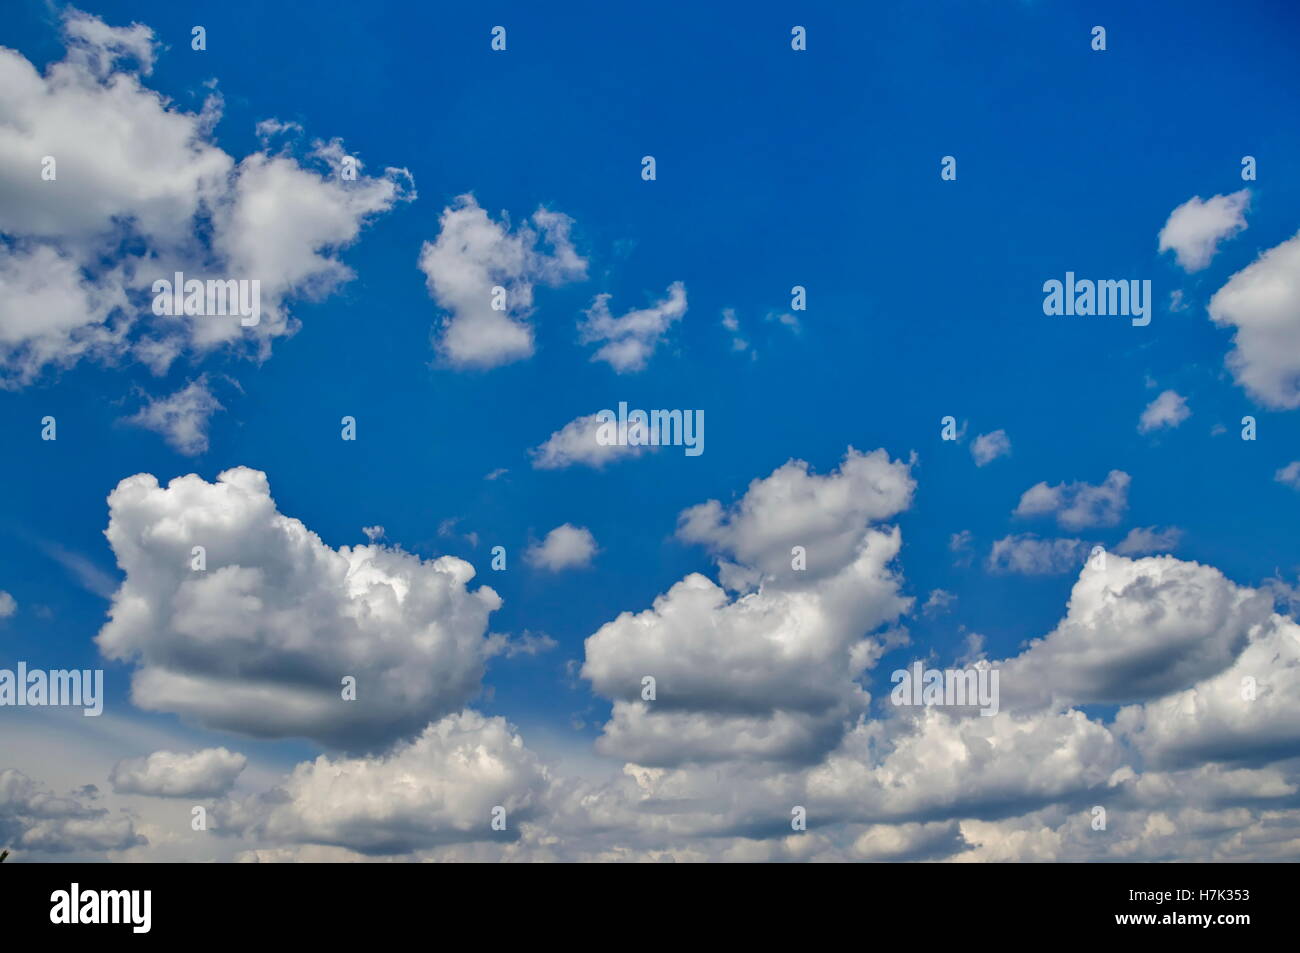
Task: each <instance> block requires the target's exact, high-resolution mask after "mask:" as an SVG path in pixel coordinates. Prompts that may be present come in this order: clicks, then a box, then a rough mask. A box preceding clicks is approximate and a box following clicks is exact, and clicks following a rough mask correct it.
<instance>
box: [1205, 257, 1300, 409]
mask: <svg viewBox="0 0 1300 953" xmlns="http://www.w3.org/2000/svg"><path fill="white" fill-rule="evenodd" d="M1209 311H1210V317H1211V318H1212V319H1213V321H1214V322H1215V324H1218V325H1220V326H1221V327H1226V326H1229V325H1231V326H1233V327H1235V328H1236V330H1237V333H1236V335H1235V336H1234V337H1233V339H1232V340H1233V345H1234V347H1233V349H1232V351H1230V352H1229V353H1228V357H1227V360H1226V363H1227V366H1228V369H1229V370H1231V371H1232V374H1233V377H1234V378H1235V379H1236V381H1237V384H1238V385H1240V386H1241V387H1244V388H1245V389H1246V392H1247V393H1249V394H1250V396H1251V397H1253V398H1254V399H1255V400H1257V401H1259V402H1260V403H1261V404H1263V405H1264V406H1266V407H1272V408H1275V409H1279V410H1294V409H1295V408H1297V407H1300V235H1296V236H1294V237H1292V238H1290V239H1288V240H1287V241H1285V242H1283V243H1282V244H1280V245H1278V246H1277V247H1275V248H1270V249H1269V250H1268V251H1266V252H1264V253H1263V254H1262V255H1261V256H1260V257H1259V258H1258V259H1256V260H1255V261H1254V262H1253V263H1252V264H1250V265H1248V266H1246V267H1245V268H1243V269H1242V270H1241V271H1239V272H1237V273H1236V274H1235V275H1233V276H1232V277H1231V278H1229V279H1228V282H1227V284H1225V285H1224V286H1223V287H1222V288H1220V289H1219V290H1218V291H1217V292H1215V294H1214V297H1213V298H1211V299H1210V308H1209Z"/></svg>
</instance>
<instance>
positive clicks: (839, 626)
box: [582, 448, 914, 765]
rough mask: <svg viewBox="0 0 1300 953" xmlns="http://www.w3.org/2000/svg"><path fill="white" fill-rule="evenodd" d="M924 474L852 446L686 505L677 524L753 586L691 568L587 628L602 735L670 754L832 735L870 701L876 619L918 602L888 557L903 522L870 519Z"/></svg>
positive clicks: (636, 751) (744, 755)
mask: <svg viewBox="0 0 1300 953" xmlns="http://www.w3.org/2000/svg"><path fill="white" fill-rule="evenodd" d="M913 486H914V482H913V480H912V477H911V474H910V472H909V467H908V464H906V463H902V462H898V461H890V459H889V456H888V455H887V454H886V453H885V452H884V451H883V450H880V451H875V452H873V453H870V454H861V453H858V452H857V451H856V450H853V449H852V448H850V449H849V451H848V453H847V454H846V455H845V458H844V461H843V463H842V464H841V466H840V468H839V469H838V471H836V472H833V473H831V474H828V475H826V476H816V475H812V474H810V473H809V472H808V465H807V464H806V463H803V462H802V461H790V462H788V463H786V464H785V465H784V466H782V467H780V468H778V469H777V470H776V471H774V472H773V473H772V474H771V475H770V476H768V477H766V478H764V479H760V480H755V481H754V482H753V483H751V484H750V486H749V489H748V490H747V492H746V493H745V495H744V497H743V498H742V499H741V500H740V501H738V502H737V503H736V504H735V505H733V506H732V507H730V508H728V509H724V508H723V507H722V505H721V504H720V503H718V502H717V501H716V500H714V501H710V502H709V503H707V504H702V505H701V506H697V507H692V508H691V509H688V510H686V511H684V512H683V513H682V514H681V516H680V517H679V534H680V535H681V536H682V537H683V538H685V539H688V540H691V541H695V542H702V543H706V544H708V545H709V546H710V547H711V548H712V549H713V550H714V551H715V552H716V553H718V555H719V561H720V564H721V565H722V570H723V575H724V578H729V579H730V582H729V586H730V587H731V588H745V589H752V590H753V591H749V592H747V593H745V594H743V595H739V596H736V597H731V596H729V595H728V593H727V591H726V590H725V589H723V588H722V587H720V586H719V585H717V584H716V583H714V582H712V581H711V580H709V579H707V578H706V577H704V576H703V575H700V574H698V573H692V574H691V575H689V576H687V577H686V578H685V579H682V580H681V581H680V582H678V583H676V584H675V585H674V586H672V588H670V589H669V590H668V592H667V593H665V594H663V595H661V596H659V597H658V598H657V599H655V601H654V605H653V607H652V608H650V609H647V610H645V611H642V612H640V613H636V614H633V613H624V614H622V615H621V616H619V617H618V618H617V619H615V620H614V621H612V622H609V623H606V624H605V625H604V626H602V627H601V628H600V630H599V631H597V632H596V633H595V634H594V635H592V636H591V637H590V638H588V639H587V642H586V661H585V663H584V665H583V667H582V675H583V677H584V678H587V679H588V680H590V681H591V683H592V687H593V689H594V690H595V691H596V692H598V693H599V694H601V695H604V696H605V697H607V698H611V699H613V700H614V711H613V717H612V718H611V720H610V722H609V724H607V725H606V727H605V734H604V735H603V736H602V738H601V739H600V741H599V742H598V749H599V750H601V751H602V752H604V753H607V754H613V755H619V756H622V757H624V758H626V759H628V760H631V761H634V762H636V763H638V764H642V765H667V764H679V763H685V762H708V761H716V760H730V759H736V758H739V759H753V760H774V761H789V760H795V761H800V760H802V761H807V760H809V759H811V758H815V757H816V756H817V755H818V754H819V753H820V752H823V751H826V750H828V749H829V748H830V747H831V746H833V745H834V744H835V742H836V741H837V740H838V738H839V737H840V735H841V734H842V733H843V731H844V729H845V727H846V724H847V722H848V720H849V719H850V718H852V717H853V716H854V715H855V714H856V713H858V712H860V711H862V710H863V709H864V707H865V705H866V703H867V702H868V701H869V697H868V696H867V694H866V692H864V691H863V690H862V688H861V687H860V686H859V685H858V684H857V683H856V681H855V679H856V678H857V677H858V676H859V675H861V674H862V673H863V672H864V671H865V670H866V669H867V668H868V667H870V666H871V665H873V664H874V663H875V661H876V659H877V658H878V657H879V655H880V653H881V651H883V649H884V645H885V644H886V643H887V642H889V641H890V640H891V639H892V638H894V636H892V635H891V634H888V633H886V634H884V635H882V636H881V637H880V638H867V637H864V636H865V634H866V633H870V632H872V631H873V630H875V629H877V628H879V627H880V626H882V625H884V624H886V623H888V622H890V621H892V620H894V619H896V618H897V617H898V616H899V615H900V614H901V613H903V612H905V611H907V610H908V609H909V608H910V606H911V602H912V600H911V599H909V598H907V597H905V596H903V595H902V593H901V582H902V580H901V578H900V577H899V576H898V575H897V573H896V572H895V571H894V570H893V569H892V568H891V563H892V561H893V559H894V557H895V556H896V555H897V553H898V550H899V547H900V545H901V536H900V534H899V532H898V530H897V529H896V528H893V529H877V528H874V527H873V526H872V525H871V524H872V523H873V522H874V521H878V520H883V519H888V518H889V517H892V516H894V515H896V514H897V513H898V512H900V511H901V510H902V509H904V508H905V507H906V506H907V505H908V504H909V502H910V500H911V493H912V489H913ZM796 545H799V546H803V547H804V548H805V551H806V558H807V569H800V568H798V560H799V559H800V557H798V556H795V557H793V558H792V555H791V549H792V547H793V546H796ZM737 560H738V561H737ZM792 561H793V562H794V565H792ZM646 676H650V677H652V678H653V679H654V680H655V682H654V688H655V692H654V696H655V697H654V699H653V700H647V698H646V695H645V686H646V683H645V682H644V681H643V679H644V678H645V677H646Z"/></svg>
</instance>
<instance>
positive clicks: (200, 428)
mask: <svg viewBox="0 0 1300 953" xmlns="http://www.w3.org/2000/svg"><path fill="white" fill-rule="evenodd" d="M223 409H224V408H223V407H222V406H221V404H220V402H219V401H218V400H217V398H216V397H214V396H213V395H212V391H211V390H210V389H209V387H208V379H207V377H206V376H203V377H199V378H198V379H197V380H193V381H190V383H189V384H187V385H186V386H185V387H182V388H181V389H180V390H178V391H176V393H174V394H171V395H169V396H167V397H158V398H154V399H150V401H149V402H148V403H147V404H146V405H145V406H144V407H142V408H140V410H139V411H138V412H136V413H135V414H133V415H132V416H130V417H127V418H126V422H127V423H129V424H134V425H135V426H137V427H143V428H145V429H146V430H153V431H156V432H157V433H160V434H162V435H163V437H165V438H166V440H167V442H168V443H169V444H171V446H172V447H174V448H175V449H176V450H177V452H179V453H183V454H185V455H186V456H196V455H198V454H200V453H203V452H205V451H206V450H207V449H208V421H209V420H210V419H211V417H212V415H213V414H214V413H216V412H217V411H218V410H223Z"/></svg>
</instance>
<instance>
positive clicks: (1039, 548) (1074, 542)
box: [988, 533, 1090, 576]
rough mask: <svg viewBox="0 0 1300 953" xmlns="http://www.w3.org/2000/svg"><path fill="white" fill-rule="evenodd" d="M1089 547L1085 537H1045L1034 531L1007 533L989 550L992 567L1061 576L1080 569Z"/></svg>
mask: <svg viewBox="0 0 1300 953" xmlns="http://www.w3.org/2000/svg"><path fill="white" fill-rule="evenodd" d="M1089 549H1090V546H1089V544H1088V543H1086V542H1085V541H1084V540H1081V539H1042V538H1040V537H1038V536H1035V535H1034V534H1033V533H1021V534H1017V535H1010V536H1004V537H1002V538H1001V539H999V540H995V541H994V543H993V547H992V549H990V550H989V558H988V568H989V571H990V572H1008V573H1021V574H1023V575H1028V576H1055V575H1061V574H1063V573H1067V572H1073V571H1075V570H1077V569H1078V568H1079V566H1081V565H1082V564H1083V561H1084V560H1085V559H1087V557H1088V552H1089Z"/></svg>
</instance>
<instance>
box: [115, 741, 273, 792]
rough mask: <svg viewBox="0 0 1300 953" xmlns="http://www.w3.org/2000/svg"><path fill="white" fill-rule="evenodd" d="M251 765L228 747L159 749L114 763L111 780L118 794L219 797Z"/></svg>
mask: <svg viewBox="0 0 1300 953" xmlns="http://www.w3.org/2000/svg"><path fill="white" fill-rule="evenodd" d="M247 764H248V759H247V758H245V757H244V756H243V755H242V754H239V753H237V752H234V751H229V750H227V749H226V748H204V749H203V750H202V751H191V752H185V753H182V752H176V751H155V752H154V753H153V754H151V755H148V756H147V757H144V758H127V759H125V760H123V761H119V762H118V763H117V764H115V765H114V766H113V771H112V773H111V774H110V775H109V778H108V780H109V783H111V784H112V785H113V790H114V791H116V792H117V793H118V794H144V795H149V796H152V797H218V796H220V795H222V794H225V793H226V792H228V791H229V790H230V789H231V787H232V786H233V785H234V783H235V779H236V778H238V777H239V774H240V772H242V771H243V770H244V767H245V766H246V765H247Z"/></svg>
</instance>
